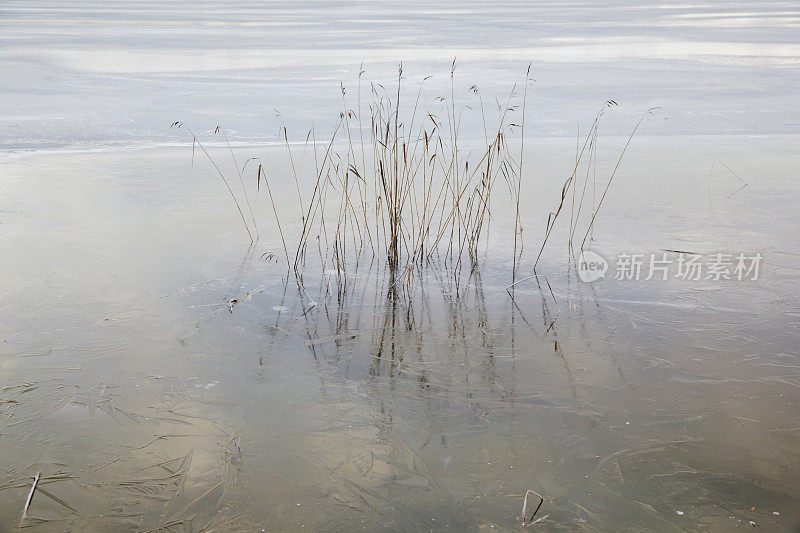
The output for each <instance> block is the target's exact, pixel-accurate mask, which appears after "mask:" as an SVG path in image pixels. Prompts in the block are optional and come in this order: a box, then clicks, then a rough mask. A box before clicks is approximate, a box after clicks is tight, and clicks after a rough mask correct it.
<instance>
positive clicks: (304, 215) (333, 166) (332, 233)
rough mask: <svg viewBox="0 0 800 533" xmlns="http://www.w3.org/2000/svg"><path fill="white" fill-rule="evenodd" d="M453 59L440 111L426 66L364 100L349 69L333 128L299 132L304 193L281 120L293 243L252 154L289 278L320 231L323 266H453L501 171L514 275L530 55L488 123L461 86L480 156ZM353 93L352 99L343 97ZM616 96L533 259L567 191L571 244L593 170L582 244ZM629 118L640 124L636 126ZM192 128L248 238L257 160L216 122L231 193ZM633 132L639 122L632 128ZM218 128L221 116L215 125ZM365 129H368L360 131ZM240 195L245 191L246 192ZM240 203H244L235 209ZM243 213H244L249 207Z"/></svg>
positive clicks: (480, 234)
mask: <svg viewBox="0 0 800 533" xmlns="http://www.w3.org/2000/svg"><path fill="white" fill-rule="evenodd" d="M455 68H456V63H455V61H453V64H452V66H451V70H450V95H449V99H448V98H445V97H439V98H438V100H439V101H440V102H441V104H442V105H441V110H442V111H440V112H439V113H438V114H434V113H432V112H430V111H427V110H425V111H423V110H421V109H420V99H421V96H422V89H423V85H424V82H425V81H426V80H427V79H429V78H430V76H429V77H427V78H425V79H423V80H422V82H421V83H420V85H419V88H418V89H417V91H416V97H415V98H414V99H413V100H412V101H411V102H408V103H407V102H406V101H405V100H404V98H403V92H402V90H401V88H402V86H403V83H404V76H403V67H402V64H401V65H400V66H399V68H398V72H397V78H396V85H395V86H392V87H391V88H389V89H387V88H386V87H384V86H383V85H381V84H375V83H370V84H369V91H370V94H371V97H372V98H371V100H370V101H369V102H368V103H366V104H363V103H362V98H361V93H362V77H363V74H364V71H363V69H361V70H360V72H359V75H358V86H357V93H356V101H355V102H351V101H350V100H349V99H348V93H347V90H346V89H345V87H344V85H341V96H342V109H341V111H340V112H339V117H338V121H337V122H336V125H335V128H334V130H333V133H332V135H331V137H330V139H329V140H327V141H326V142H325V143H318V142H317V139H316V131H315V130H314V129H313V128H312V129H311V130H310V131H309V132H308V135H307V136H306V146H307V147H308V146H309V145H310V146H311V149H312V150H313V158H314V174H315V175H314V186H313V188H312V189H311V192H310V197H309V195H308V194H307V195H306V197H307V200H306V198H304V197H303V194H302V192H301V185H300V181H301V180H300V179H299V177H298V175H297V170H296V168H295V163H294V158H293V155H292V150H291V146H290V144H289V140H288V133H287V131H286V127H285V125H282V126H281V135H282V136H283V140H284V142H285V145H286V151H287V156H288V159H289V162H290V168H291V172H292V175H293V179H294V182H295V185H296V188H297V208H298V213H297V220H298V223H299V227H300V228H301V230H300V235H299V237H298V238H297V241H296V242H295V243H294V244H292V245H291V246H290V244H289V243H287V241H286V235H285V234H284V231H283V226H282V224H281V220H280V217H279V215H278V209H277V207H276V205H275V199H274V197H273V194H272V188H271V187H270V175H269V172H268V169H267V168H265V167H264V165H263V164H262V163H261V161H259V160H257V159H256V160H255V161H257V162H258V168H257V190H258V191H260V189H261V186H262V183H263V184H264V187H265V188H266V190H267V196H268V199H269V202H270V204H271V208H272V209H271V210H272V212H273V215H274V217H275V221H276V224H277V228H278V231H279V233H280V237H281V241H282V246H283V252H284V257H285V260H286V264H287V266H288V267H289V268H290V269H291V270H293V271H294V273H295V277H297V279H298V280H301V279H302V272H303V267H304V266H305V264H306V260H307V258H308V251H309V241H313V240H315V241H317V250H318V252H319V256H320V258H321V260H322V266H323V269H325V268H328V267H329V266H333V267H334V268H335V269H336V271H337V273H339V274H340V275H342V276H343V275H344V274H345V272H346V269H347V266H348V265H349V264H353V263H355V264H356V265H357V264H358V262H359V261H360V260H361V259H362V258H363V257H364V256H365V255H366V256H369V257H370V259H376V258H377V259H378V260H385V261H386V264H387V265H388V267H389V271H390V273H391V276H392V280H394V281H392V284H393V285H394V284H396V283H398V282H402V283H405V282H410V280H411V279H412V277H413V276H414V272H415V268H422V267H423V265H424V264H425V263H426V262H427V261H429V260H431V259H432V258H433V256H437V259H442V258H443V259H444V261H445V262H446V263H447V262H449V263H450V264H451V265H454V266H455V267H456V268H458V269H460V267H461V265H462V259H463V258H464V257H466V258H468V260H469V261H470V264H471V265H472V266H474V265H475V264H476V261H477V258H478V252H479V247H480V244H481V243H484V242H485V241H486V239H487V236H488V232H489V225H490V221H491V218H492V212H491V196H492V191H493V189H494V187H495V185H496V183H497V180H498V178H500V179H501V181H502V182H504V183H505V184H506V187H507V190H508V192H509V194H510V197H511V203H512V205H513V206H514V228H513V232H514V235H513V242H514V248H513V256H512V282H513V281H514V280H515V279H516V272H517V268H518V265H519V261H520V259H521V257H522V252H523V249H524V242H523V240H522V226H521V222H520V197H521V189H522V186H523V169H524V157H525V153H524V138H525V136H524V133H525V111H526V106H527V92H528V91H527V89H528V85H529V83H530V82H531V81H533V80H532V79H531V77H530V66H528V69H527V71H526V73H525V78H524V82H523V90H522V91H521V93H522V96H521V97H520V96H519V94H518V92H519V91H518V85H519V84H514V85H513V87H512V88H511V91H510V92H509V94H508V96H507V98H506V99H505V101H503V102H500V101H498V102H497V105H496V114H495V123H494V125H493V126H492V127H489V126H488V125H487V113H486V108H485V106H484V101H483V96H482V94H481V92H480V91H479V89H478V88H477V87H476V86H474V85H473V86H472V87H470V89H469V92H470V93H472V94H473V95H474V96H475V97H477V98H478V101H479V104H480V112H481V119H482V123H483V130H484V142H483V147H482V148H481V149H480V150H479V151H478V153H477V155H474V154H475V153H474V152H470V153H469V155H466V156H465V154H464V153H462V151H461V150H460V149H459V127H460V123H461V115H462V113H463V110H464V107H460V105H459V104H458V103H457V98H456V93H455V83H454V74H455ZM353 103H355V107H352V104H353ZM616 105H617V104H616V102H614V101H611V100H610V101H608V102H606V103H605V104H604V106H603V108H602V109H601V110H600V112H599V113H598V114H597V116H596V117H595V120H594V122H593V124H592V127H591V128H590V131H589V133H588V134H587V136H586V140H585V143H584V145H583V149H581V150H579V151H577V150H576V160H575V166H574V169H573V172H572V175H571V176H570V177H569V178H568V179H567V181H566V182H565V183H564V186H563V188H562V191H561V201H560V203H559V205H558V207H557V209H556V210H555V211H554V212H551V213H549V215H548V216H547V223H546V227H545V238H544V241H543V243H542V246H541V248H540V250H539V255H538V256H537V258H536V263H535V264H534V268H535V266H536V264H538V261H539V258H540V257H541V254H542V252H543V250H544V247H545V245H546V243H547V239H548V238H549V236H550V233H551V232H552V230H553V226H554V225H555V222H556V219H557V218H558V215H559V214H560V213H561V210H562V208H563V207H564V205H565V203H566V201H567V196H568V195H569V192H570V191H572V202H571V203H572V208H571V211H572V213H571V217H570V230H569V248H570V250H572V249H573V242H574V241H573V237H574V233H575V231H576V230H577V226H578V220H579V217H580V213H581V208H582V206H583V204H584V200H585V197H586V189H587V186H588V183H589V176H590V175H591V176H592V182H593V185H592V191H593V193H592V198H593V200H592V206H591V211H590V214H589V216H590V219H591V221H590V223H589V225H588V227H587V229H586V233H585V236H584V238H583V240H582V242H581V249H583V247H584V245H585V244H586V238H587V236H588V235H589V232H590V231H591V229H592V226H593V224H594V219H595V217H596V215H597V211H598V210H599V208H600V205H601V204H602V200H603V198H604V197H605V193H606V192H607V191H608V187H610V185H611V180H613V177H614V174H615V173H616V170H617V168H618V167H619V164H620V163H619V162H618V163H617V166H616V167H615V169H614V173H612V175H611V178H610V179H609V180H608V182H607V184H606V187H605V190H604V191H603V195H602V197H601V198H600V201H599V202H597V200H596V197H595V195H596V189H597V177H596V161H597V160H596V149H597V129H598V125H599V122H600V118H601V117H602V115H603V113H604V111H605V109H607V108H608V107H612V106H616ZM513 116H520V121H519V122H513V121H512V117H513ZM639 123H641V120H640V121H639ZM173 126H175V127H184V125H183V124H182V123H180V122H175V123H174V124H173ZM638 126H639V124H637V126H636V127H637V128H638ZM354 130H355V133H354ZM189 131H190V133H191V135H192V140H193V154H194V146H195V145H196V146H198V147H199V148H200V149H201V150H202V152H203V154H204V155H205V156H206V157H207V158H208V159H209V160H210V161H211V163H212V165H213V166H214V168H215V170H216V172H217V173H218V174H219V176H220V177H221V178H222V180H223V182H224V183H225V185H226V187H227V190H228V192H229V194H230V195H231V197H232V198H233V201H234V203H235V205H236V207H237V209H238V211H239V214H240V216H241V219H242V222H243V224H244V226H245V228H246V230H247V232H248V235H249V236H250V240H251V243H252V242H255V241H256V240H258V237H259V231H258V227H257V225H256V221H255V215H254V214H253V208H252V205H251V203H250V199H249V197H248V194H247V188H246V187H245V184H244V179H243V177H242V174H243V172H244V170H245V169H246V167H247V165H248V163H250V161H253V160H254V159H250V160H248V161H247V162H246V163H245V165H244V167H243V168H242V169H239V167H238V163H237V162H236V159H235V157H234V155H233V151H232V150H231V147H230V143H229V142H228V139H227V136H225V134H224V132H223V137H224V139H225V144H226V146H227V147H228V150H229V151H230V154H231V157H232V158H233V163H234V165H236V168H237V175H238V178H239V181H240V185H241V189H242V192H241V196H240V195H238V194H237V193H235V192H234V190H233V187H232V186H231V184H230V181H229V180H228V179H227V178H226V176H225V175H224V173H223V172H222V170H221V169H220V167H219V166H218V165H217V163H216V162H215V161H214V160H213V158H212V157H211V155H210V154H209V152H208V151H207V150H206V148H205V147H204V146H203V145H202V143H201V142H200V140H199V139H198V138H197V136H196V135H195V134H194V133H193V132H191V130H189ZM635 131H636V129H634V132H633V133H631V137H632V136H633V134H634V133H635ZM219 132H220V128H219V127H218V128H217V129H216V130H215V133H219ZM365 132H368V135H367V136H366V139H365ZM515 135H519V143H520V146H519V152H518V153H516V152H513V151H512V150H510V149H509V140H510V139H512V138H515ZM629 143H630V138H629V139H628V144H629ZM628 144H626V145H625V149H627V147H628ZM624 153H625V150H623V152H622V154H621V155H620V162H621V159H622V155H624ZM587 158H588V163H586V175H585V180H584V184H583V187H582V189H581V191H580V193H579V194H580V196H579V198H578V203H577V204H576V203H575V202H576V188H577V181H578V180H577V177H578V172H579V169H580V168H581V165H582V164H583V163H582V162H584V161H585V160H586V159H587ZM240 197H243V198H244V202H242V201H241V200H240ZM586 200H587V202H588V199H586ZM243 205H244V206H246V207H244V208H243V207H242V206H243ZM331 212H332V213H333V215H332V216H331ZM246 213H247V214H249V215H250V217H249V218H248V217H247V215H246Z"/></svg>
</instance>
